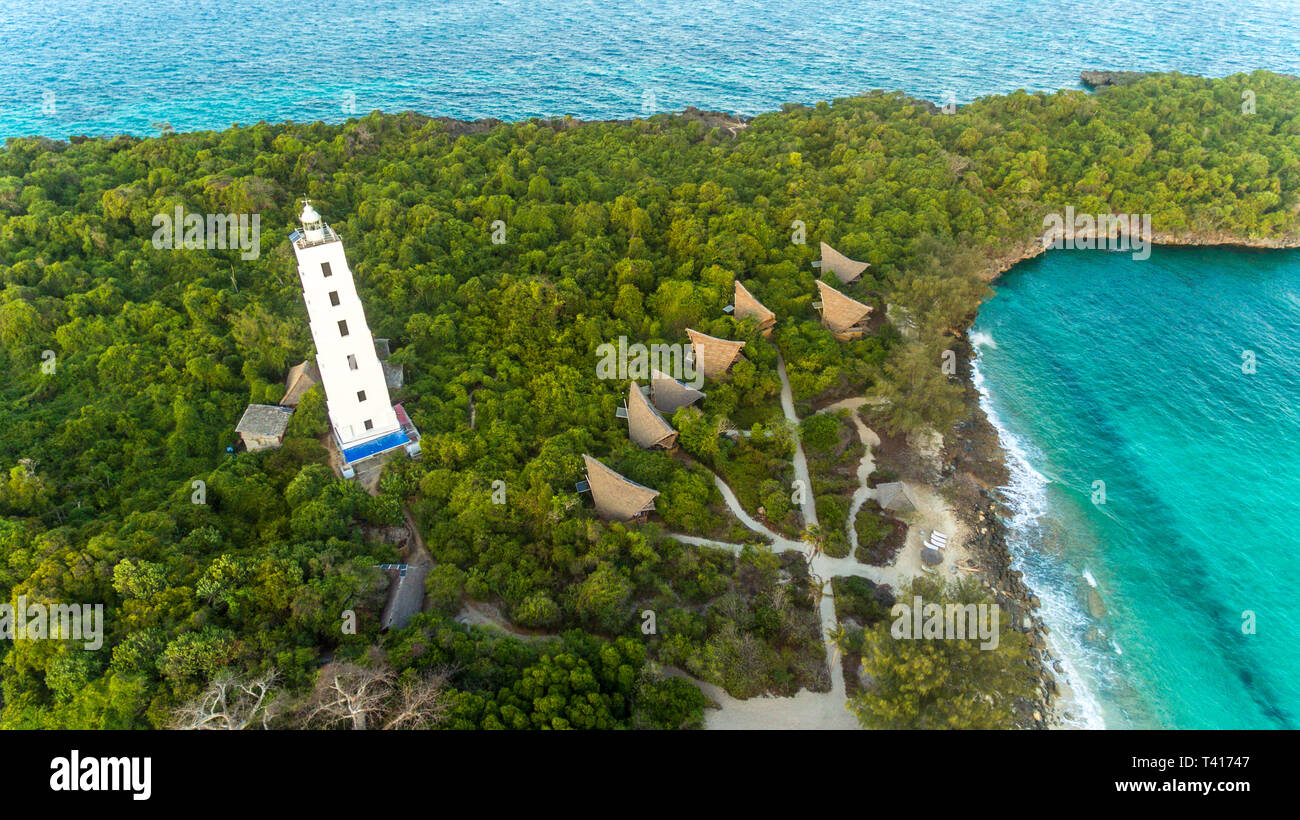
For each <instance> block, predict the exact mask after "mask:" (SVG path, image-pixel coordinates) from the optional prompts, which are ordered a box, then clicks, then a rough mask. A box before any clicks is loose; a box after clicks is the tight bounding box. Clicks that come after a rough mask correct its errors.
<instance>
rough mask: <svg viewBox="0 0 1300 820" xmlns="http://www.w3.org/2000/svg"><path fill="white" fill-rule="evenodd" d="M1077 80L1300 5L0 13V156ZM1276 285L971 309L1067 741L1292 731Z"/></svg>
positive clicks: (1289, 379)
mask: <svg viewBox="0 0 1300 820" xmlns="http://www.w3.org/2000/svg"><path fill="white" fill-rule="evenodd" d="M1085 68H1122V69H1143V70H1177V71H1182V72H1186V73H1192V74H1203V75H1210V76H1223V75H1226V74H1230V73H1234V72H1237V71H1243V70H1253V69H1256V68H1266V69H1271V70H1274V71H1283V72H1288V73H1293V74H1300V3H1297V2H1295V0H1287V1H1286V2H1270V3H1222V2H1214V1H1213V0H1153V1H1152V2H1146V3H1141V4H1113V3H1100V4H1099V3H1096V2H1092V1H1091V0H1090V1H1089V2H1077V1H1067V2H1047V0H989V2H984V3H961V4H957V3H952V2H950V0H872V1H871V2H851V0H850V1H848V2H841V3H825V2H814V1H813V0H786V2H780V3H776V2H763V3H758V2H729V1H728V0H700V2H691V3H669V2H663V0H654V2H646V0H630V1H629V2H625V3H598V2H595V1H594V0H459V2H433V1H432V0H373V2H367V3H364V4H360V3H351V2H342V1H341V0H318V1H317V2H313V3H296V2H292V3H291V2H274V1H270V2H256V3H254V2H243V1H242V0H183V1H181V0H118V2H87V1H86V0H81V2H75V1H72V0H46V2H41V3H34V2H30V0H0V139H3V138H5V137H10V136H20V135H32V134H43V135H45V136H50V137H56V138H64V137H66V136H68V135H71V134H96V135H98V134H116V133H124V132H125V133H133V134H151V133H155V132H156V125H155V124H157V123H168V124H170V125H171V126H172V127H174V128H175V129H177V130H180V131H190V130H201V129H217V128H224V127H227V126H228V125H230V124H231V123H234V122H242V123H252V122H256V121H258V120H267V121H272V122H274V121H282V120H298V121H307V120H325V121H327V122H340V121H342V120H344V119H347V118H348V117H349V116H354V115H363V114H365V113H367V112H369V111H371V110H374V109H379V110H383V111H386V112H397V111H404V110H415V111H419V112H421V113H425V114H430V115H445V116H452V117H458V118H465V119H471V118H476V117H499V118H503V119H519V118H525V117H530V116H549V115H564V114H571V115H573V116H576V117H580V118H584V119H601V118H612V117H627V116H640V115H644V114H648V113H653V112H657V111H671V110H679V109H681V108H683V107H685V106H687V105H696V106H698V107H701V108H706V109H714V110H722V111H728V112H737V113H742V114H754V113H759V112H762V111H767V110H772V109H775V108H777V107H779V106H780V105H781V104H782V103H785V102H805V103H809V102H815V101H817V100H822V99H831V98H834V97H837V96H844V95H848V94H853V93H858V92H862V91H865V90H869V89H874V88H884V89H900V90H903V91H906V92H908V93H911V94H914V95H918V96H921V97H925V98H927V99H930V100H933V101H934V102H937V103H942V102H947V101H950V100H956V101H958V102H964V101H968V100H971V99H974V98H975V97H977V96H980V95H984V94H991V93H1002V92H1007V91H1012V90H1015V89H1017V88H1026V89H1033V90H1037V89H1056V88H1066V87H1077V86H1078V73H1079V71H1080V70H1081V69H1085ZM1298 282H1300V256H1298V255H1297V254H1294V253H1255V252H1245V251H1228V250H1173V249H1157V250H1156V251H1155V253H1154V254H1153V256H1152V258H1151V259H1150V260H1148V261H1146V262H1135V261H1133V260H1131V259H1129V257H1128V256H1127V255H1123V254H1106V253H1101V252H1097V253H1088V252H1071V253H1067V252H1054V253H1051V254H1049V255H1048V256H1047V257H1045V258H1043V259H1041V260H1038V261H1035V262H1031V263H1028V264H1026V265H1023V266H1021V267H1019V268H1017V269H1016V270H1015V271H1014V272H1013V273H1011V274H1010V275H1008V276H1007V277H1006V278H1005V279H1003V280H1002V282H1001V283H1000V284H999V288H998V290H999V293H998V295H997V296H996V297H995V298H994V299H993V300H992V301H990V302H989V303H988V305H987V306H986V307H985V308H984V309H983V310H982V312H981V314H980V317H979V321H978V325H977V332H978V338H980V339H982V340H983V342H982V343H981V344H980V347H979V350H980V357H981V360H980V377H981V380H982V388H983V390H984V391H985V401H986V404H987V406H988V409H989V410H990V412H991V413H992V414H993V416H994V418H995V419H996V420H997V422H998V423H999V424H1000V425H1001V427H1002V428H1003V430H1004V433H1005V435H1006V442H1007V445H1008V447H1009V449H1010V450H1011V451H1012V453H1013V458H1012V466H1013V467H1014V469H1015V474H1016V479H1015V482H1014V484H1013V486H1012V487H1010V488H1008V491H1007V492H1008V497H1009V499H1010V500H1011V501H1012V502H1013V503H1014V505H1015V509H1016V511H1017V515H1016V520H1015V521H1014V522H1013V524H1014V530H1013V531H1014V533H1015V538H1016V546H1015V549H1016V551H1017V554H1018V555H1019V557H1020V560H1021V561H1022V564H1023V567H1024V568H1025V570H1026V572H1027V574H1028V577H1029V579H1030V581H1031V583H1032V584H1033V585H1034V587H1035V589H1036V590H1037V591H1038V593H1039V594H1040V596H1041V597H1042V599H1043V601H1044V606H1045V613H1046V616H1047V619H1048V622H1049V624H1050V625H1051V627H1052V630H1053V639H1054V641H1055V642H1056V643H1057V644H1058V651H1059V652H1060V653H1061V654H1062V655H1063V658H1064V662H1065V663H1067V664H1068V665H1069V666H1071V668H1072V669H1073V670H1074V673H1075V674H1074V675H1073V676H1072V677H1075V678H1077V680H1078V683H1079V689H1080V690H1081V691H1080V706H1079V707H1077V708H1076V711H1077V712H1078V713H1079V714H1078V715H1077V717H1078V720H1079V722H1080V723H1081V724H1083V725H1091V726H1100V725H1109V726H1259V727H1265V726H1296V725H1298V724H1300V689H1298V688H1297V687H1298V686H1300V684H1297V681H1300V677H1297V676H1296V672H1297V671H1300V670H1298V669H1297V667H1298V666H1300V660H1298V659H1300V652H1297V651H1296V650H1295V649H1294V647H1292V646H1291V641H1290V639H1289V636H1288V626H1289V624H1291V623H1292V622H1297V620H1298V619H1300V603H1297V602H1296V601H1295V600H1293V599H1291V598H1289V597H1288V594H1289V590H1292V589H1294V588H1295V587H1296V585H1295V584H1294V582H1292V581H1291V580H1290V579H1291V578H1292V577H1293V576H1294V573H1295V570H1294V569H1293V567H1292V560H1291V559H1292V558H1293V555H1292V552H1293V550H1292V547H1294V546H1296V544H1297V542H1298V541H1300V539H1297V538H1296V535H1295V534H1296V533H1297V532H1300V501H1297V499H1300V483H1298V482H1300V478H1298V477H1297V476H1300V471H1297V466H1298V464H1297V462H1298V461H1300V459H1297V454H1298V453H1300V434H1298V433H1297V430H1300V425H1297V423H1296V422H1297V417H1296V410H1295V404H1296V402H1298V401H1300V343H1298V342H1297V339H1298V338H1300V336H1298V332H1300V327H1298V326H1297V321H1298V320H1297V317H1298V316H1300V295H1298V285H1297V283H1298ZM1246 349H1250V350H1253V351H1254V352H1255V353H1256V354H1257V361H1258V367H1257V372H1256V373H1255V374H1253V375H1247V374H1243V373H1241V370H1240V364H1241V358H1240V357H1241V353H1242V351H1243V350H1246ZM1094 481H1104V482H1105V486H1106V490H1107V501H1106V504H1104V505H1094V504H1092V503H1091V500H1090V496H1091V494H1092V483H1093V482H1094ZM1087 578H1091V579H1093V581H1094V582H1095V583H1096V584H1097V588H1098V590H1099V594H1100V595H1101V596H1102V598H1103V600H1104V602H1105V604H1106V606H1107V607H1108V614H1107V615H1106V617H1105V618H1103V619H1100V620H1096V621H1094V620H1092V619H1090V617H1089V616H1088V615H1086V608H1085V606H1084V604H1083V598H1082V596H1083V594H1084V585H1086V584H1087V583H1088V581H1087ZM1245 610H1251V611H1253V612H1254V613H1255V615H1256V618H1257V623H1258V628H1257V634H1255V635H1253V636H1245V635H1242V634H1241V629H1240V624H1241V620H1242V614H1241V613H1242V612H1243V611H1245ZM1090 630H1091V631H1090Z"/></svg>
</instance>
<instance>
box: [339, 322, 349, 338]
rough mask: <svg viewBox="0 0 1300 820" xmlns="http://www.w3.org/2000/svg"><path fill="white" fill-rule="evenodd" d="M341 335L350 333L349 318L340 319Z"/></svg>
mask: <svg viewBox="0 0 1300 820" xmlns="http://www.w3.org/2000/svg"><path fill="white" fill-rule="evenodd" d="M339 335H340V336H346V335H348V320H347V319H339Z"/></svg>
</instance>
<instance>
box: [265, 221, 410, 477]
mask: <svg viewBox="0 0 1300 820" xmlns="http://www.w3.org/2000/svg"><path fill="white" fill-rule="evenodd" d="M300 220H301V222H302V230H301V231H294V232H293V233H292V234H291V235H290V237H289V239H290V241H291V242H293V250H294V253H295V254H297V256H298V276H299V278H300V279H301V280H302V294H303V300H304V301H305V302H306V303H307V316H308V318H309V319H310V322H311V335H312V339H313V340H314V341H315V342H316V364H317V366H318V367H319V369H320V375H321V383H322V384H323V385H324V387H325V403H326V406H327V407H328V409H329V417H330V426H331V427H333V429H334V437H335V440H336V441H337V443H338V446H339V451H340V452H341V453H342V455H343V462H344V466H343V474H344V476H345V477H348V478H351V477H352V475H353V474H354V471H353V470H352V465H353V464H355V463H356V462H358V461H361V460H363V459H366V458H370V457H372V456H375V455H378V454H380V453H383V452H387V451H389V450H393V449H396V448H398V447H406V448H407V452H408V453H410V454H411V455H415V454H416V453H418V452H419V444H418V443H417V441H418V438H419V434H418V433H416V432H414V427H413V426H411V425H410V423H409V421H406V420H405V418H402V419H401V420H399V413H401V415H402V416H405V413H404V412H402V411H401V408H400V407H397V408H394V407H393V405H392V404H391V403H390V400H389V397H388V384H387V382H386V381H385V379H384V369H383V366H382V365H381V364H380V363H379V356H378V355H377V354H376V353H375V341H374V338H373V337H372V336H371V335H370V326H369V325H368V324H366V313H365V310H364V309H363V308H362V306H361V297H360V296H358V295H357V287H356V283H355V282H354V281H353V279H352V269H351V268H349V267H348V260H347V257H346V256H344V254H343V240H342V239H341V238H340V237H339V235H338V234H336V233H335V232H334V231H333V230H331V229H330V227H329V226H328V225H326V224H325V223H324V222H322V221H321V218H320V214H318V213H316V210H315V209H314V208H312V206H311V203H310V201H304V203H303V209H302V216H301V217H300ZM408 427H409V430H408V429H405V428H408Z"/></svg>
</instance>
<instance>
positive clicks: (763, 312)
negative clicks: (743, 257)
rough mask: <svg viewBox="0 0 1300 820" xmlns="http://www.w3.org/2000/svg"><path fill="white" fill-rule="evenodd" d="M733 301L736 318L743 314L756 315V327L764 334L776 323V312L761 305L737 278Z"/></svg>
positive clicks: (742, 316) (743, 315)
mask: <svg viewBox="0 0 1300 820" xmlns="http://www.w3.org/2000/svg"><path fill="white" fill-rule="evenodd" d="M735 303H736V318H737V319H741V318H744V317H745V316H757V317H758V329H759V330H761V331H763V333H765V334H766V333H768V332H769V331H771V329H772V326H773V325H775V324H776V314H775V313H773V312H772V311H770V310H768V309H767V308H765V307H763V305H762V304H761V303H760V302H759V301H758V300H757V299H755V298H754V295H753V294H752V293H750V292H749V290H748V289H747V288H746V287H745V286H744V285H742V284H740V280H739V279H737V280H736V296H735Z"/></svg>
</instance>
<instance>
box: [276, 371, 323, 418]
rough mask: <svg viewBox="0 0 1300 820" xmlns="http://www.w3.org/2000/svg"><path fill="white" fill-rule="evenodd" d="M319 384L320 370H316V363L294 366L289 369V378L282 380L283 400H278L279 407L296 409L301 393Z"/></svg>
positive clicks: (300, 399)
mask: <svg viewBox="0 0 1300 820" xmlns="http://www.w3.org/2000/svg"><path fill="white" fill-rule="evenodd" d="M318 384H320V370H318V369H317V368H316V363H315V362H313V361H311V360H307V361H305V362H303V363H302V364H295V365H294V366H293V367H291V368H289V377H288V378H286V379H285V380H284V398H282V399H280V406H281V407H297V406H298V402H300V401H302V395H303V393H306V392H307V391H308V390H310V389H312V388H313V387H315V386H316V385H318Z"/></svg>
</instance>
